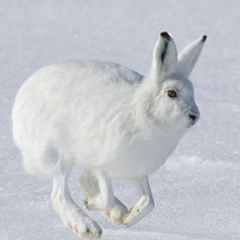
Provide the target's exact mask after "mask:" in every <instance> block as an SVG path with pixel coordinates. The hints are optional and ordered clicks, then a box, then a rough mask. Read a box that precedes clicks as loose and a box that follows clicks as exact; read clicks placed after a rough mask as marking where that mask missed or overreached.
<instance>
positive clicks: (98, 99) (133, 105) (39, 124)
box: [13, 33, 206, 239]
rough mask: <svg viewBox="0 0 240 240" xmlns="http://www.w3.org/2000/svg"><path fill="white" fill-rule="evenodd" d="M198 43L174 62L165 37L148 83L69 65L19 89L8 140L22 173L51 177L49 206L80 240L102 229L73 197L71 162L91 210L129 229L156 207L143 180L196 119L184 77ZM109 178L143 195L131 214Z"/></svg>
mask: <svg viewBox="0 0 240 240" xmlns="http://www.w3.org/2000/svg"><path fill="white" fill-rule="evenodd" d="M203 39H204V38H201V39H198V40H197V41H195V42H193V43H192V44H190V45H188V46H187V47H186V48H185V49H184V50H183V52H182V53H180V55H179V58H177V49H176V46H175V43H174V40H173V39H172V38H171V36H170V35H169V34H168V33H162V34H161V35H160V37H159V39H158V41H157V44H156V46H155V49H154V53H153V64H152V68H151V71H150V73H149V75H148V76H147V77H146V78H144V77H143V76H141V75H140V74H138V73H136V72H134V71H133V70H130V69H128V68H126V67H123V66H120V65H118V64H115V63H104V62H99V61H86V62H82V61H73V62H66V63H60V64H55V65H51V66H48V67H45V68H43V69H41V70H39V71H38V72H36V73H35V74H34V75H33V76H31V77H30V78H29V79H28V80H27V81H26V82H25V83H24V85H23V86H22V87H21V89H20V90H19V92H18V94H17V97H16V100H15V103H14V107H13V135H14V140H15V142H16V145H17V146H18V148H19V149H20V150H21V153H22V156H23V159H24V164H25V167H26V169H28V170H29V171H31V172H36V173H42V174H46V175H49V176H51V177H52V178H53V179H54V187H53V192H52V203H53V206H54V208H55V210H56V212H57V213H59V215H60V216H61V218H62V220H63V222H64V223H65V224H66V225H68V226H69V227H70V228H71V229H72V230H73V231H74V232H75V233H77V234H78V235H79V236H82V237H85V238H88V239H98V238H100V237H101V234H102V230H101V228H100V227H99V225H98V224H97V223H96V222H94V221H93V220H92V219H91V218H90V217H88V216H87V215H86V214H85V213H84V212H83V211H82V210H81V209H80V208H79V206H77V204H76V203H74V201H73V200H72V198H71V196H70V193H69V190H68V185H67V182H68V177H69V175H70V173H71V170H72V168H73V166H74V165H76V164H79V165H81V166H82V167H84V168H85V169H86V170H85V172H84V174H83V176H82V177H81V185H82V187H83V189H85V192H86V194H87V199H86V200H85V204H86V206H87V208H88V209H97V210H101V211H102V213H103V214H104V215H105V216H106V217H108V218H109V219H110V220H111V221H113V222H115V223H118V224H125V225H126V226H131V225H133V224H135V223H136V222H138V221H139V220H141V219H142V218H143V217H144V216H146V215H147V214H148V213H149V212H150V211H151V210H152V209H153V207H154V201H153V197H152V194H151V189H150V186H149V183H148V174H150V173H153V172H155V171H156V170H157V169H158V168H159V167H160V166H161V165H163V164H164V163H165V161H166V159H167V158H168V156H169V155H170V154H171V153H172V152H173V150H174V149H175V147H176V145H177V143H178V141H179V139H180V138H181V137H182V135H183V134H184V133H185V132H186V130H187V129H188V128H189V127H190V126H192V125H193V124H194V123H195V122H196V120H197V119H198V117H199V112H198V108H197V106H196V104H195V102H194V94H193V87H192V84H191V83H190V81H189V80H188V79H187V77H188V75H189V74H190V72H191V70H192V68H193V67H194V65H195V63H196V61H197V59H198V56H199V55H200V52H201V49H202V47H203V43H204V41H205V40H206V39H204V40H203ZM168 90H175V91H176V92H177V94H178V96H177V98H170V97H169V96H168ZM190 114H191V116H192V115H194V116H195V117H196V120H194V121H193V120H192V119H191V117H190ZM113 177H116V178H129V179H134V180H135V181H136V182H137V183H138V185H139V187H140V189H141V193H142V197H141V198H140V199H139V200H138V202H137V203H136V204H135V205H134V207H133V208H132V209H131V210H130V211H128V210H127V208H126V207H125V206H124V204H123V203H121V202H120V201H119V200H118V199H117V198H116V197H115V196H114V194H113V190H112V185H111V178H113Z"/></svg>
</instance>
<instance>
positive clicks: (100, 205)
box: [84, 195, 115, 211]
mask: <svg viewBox="0 0 240 240" xmlns="http://www.w3.org/2000/svg"><path fill="white" fill-rule="evenodd" d="M84 204H85V206H86V208H87V209H89V210H109V211H110V210H111V209H112V208H113V207H114V205H115V203H114V199H108V198H103V197H102V196H101V195H97V196H94V197H88V198H87V199H85V201H84Z"/></svg>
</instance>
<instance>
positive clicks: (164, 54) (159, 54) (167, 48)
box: [153, 32, 177, 79]
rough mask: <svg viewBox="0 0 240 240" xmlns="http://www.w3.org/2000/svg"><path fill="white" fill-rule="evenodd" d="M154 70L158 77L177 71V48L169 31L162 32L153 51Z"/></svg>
mask: <svg viewBox="0 0 240 240" xmlns="http://www.w3.org/2000/svg"><path fill="white" fill-rule="evenodd" d="M153 71H154V74H155V76H156V77H158V79H161V77H163V78H164V77H167V76H170V75H172V74H174V73H176V71H177V48H176V45H175V43H174V41H173V39H172V37H171V35H170V34H169V33H167V32H162V33H161V34H160V37H159V39H158V41H157V43H156V45H155V48H154V51H153ZM159 77H160V78H159Z"/></svg>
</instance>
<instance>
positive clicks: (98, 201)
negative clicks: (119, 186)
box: [80, 170, 115, 210]
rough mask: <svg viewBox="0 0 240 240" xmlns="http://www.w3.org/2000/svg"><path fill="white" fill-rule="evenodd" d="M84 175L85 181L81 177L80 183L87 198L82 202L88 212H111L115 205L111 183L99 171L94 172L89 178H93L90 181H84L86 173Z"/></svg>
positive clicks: (105, 175)
mask: <svg viewBox="0 0 240 240" xmlns="http://www.w3.org/2000/svg"><path fill="white" fill-rule="evenodd" d="M84 174H85V181H84V177H82V178H81V179H80V181H81V184H82V186H83V187H84V186H85V187H84V189H85V191H86V192H87V193H88V197H87V199H86V200H85V201H84V203H85V205H86V207H87V208H88V209H89V210H111V209H112V208H113V207H114V205H115V200H114V196H113V190H112V183H111V180H110V179H109V178H108V176H107V174H106V173H105V172H103V171H101V170H94V171H92V172H91V175H90V177H91V178H93V180H92V181H91V180H90V179H86V176H87V174H88V173H86V172H85V173H84ZM87 181H88V183H87ZM86 184H88V185H89V188H88V187H86ZM94 185H95V186H94ZM97 190H98V191H97Z"/></svg>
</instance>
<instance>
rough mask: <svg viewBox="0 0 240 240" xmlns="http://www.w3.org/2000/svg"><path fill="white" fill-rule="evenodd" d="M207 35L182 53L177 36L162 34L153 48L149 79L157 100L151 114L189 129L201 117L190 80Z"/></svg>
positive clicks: (153, 101) (154, 98) (174, 125)
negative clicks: (178, 49) (177, 47)
mask: <svg viewBox="0 0 240 240" xmlns="http://www.w3.org/2000/svg"><path fill="white" fill-rule="evenodd" d="M206 38H207V37H206V36H203V37H202V38H200V39H198V40H196V41H194V42H192V43H190V44H189V45H187V46H186V47H185V48H184V49H183V50H182V52H181V53H180V54H179V55H178V54H177V49H176V45H175V43H174V40H173V39H172V37H171V36H170V34H168V33H167V32H163V33H161V34H160V37H159V39H158V41H157V43H156V46H155V48H154V52H153V65H152V70H151V74H150V76H149V79H146V82H148V84H149V82H151V84H150V85H151V92H152V93H153V98H152V99H153V100H152V105H153V107H152V108H151V115H154V118H155V119H156V120H158V121H160V122H164V123H165V124H167V125H169V126H170V127H171V128H176V129H186V128H188V127H190V126H192V125H193V124H195V123H196V121H197V120H198V118H199V115H200V114H199V111H198V107H197V105H196V103H195V100H194V91H193V87H192V83H191V82H190V81H189V80H188V76H189V75H190V73H191V71H192V69H193V67H194V66H195V63H196V62H197V60H198V57H199V55H200V53H201V50H202V47H203V45H204V42H205V41H206Z"/></svg>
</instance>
